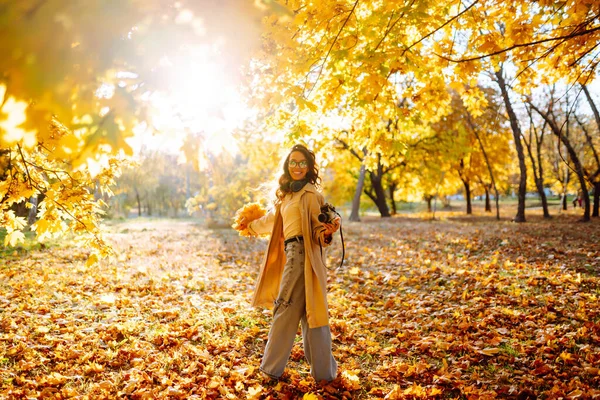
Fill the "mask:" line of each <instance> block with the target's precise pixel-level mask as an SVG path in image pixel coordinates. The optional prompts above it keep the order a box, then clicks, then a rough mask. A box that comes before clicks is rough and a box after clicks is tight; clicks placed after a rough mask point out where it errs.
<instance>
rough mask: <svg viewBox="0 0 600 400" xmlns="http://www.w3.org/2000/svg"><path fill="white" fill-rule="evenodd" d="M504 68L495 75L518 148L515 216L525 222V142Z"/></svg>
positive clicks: (516, 220)
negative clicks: (517, 201)
mask: <svg viewBox="0 0 600 400" xmlns="http://www.w3.org/2000/svg"><path fill="white" fill-rule="evenodd" d="M502 72H503V68H500V69H499V70H498V71H496V73H495V75H496V78H497V81H496V82H497V83H498V86H500V91H501V92H502V98H503V99H504V105H505V107H506V112H507V113H508V117H509V119H510V127H511V129H512V132H513V139H514V141H515V148H516V150H517V157H518V159H519V175H520V177H519V194H518V196H519V203H518V206H517V215H516V216H515V218H514V221H515V222H525V194H526V193H527V166H526V165H525V152H524V151H523V144H522V143H521V128H520V127H519V120H518V119H517V115H516V114H515V112H514V110H513V108H512V104H511V102H510V97H508V90H507V88H506V82H505V81H504V76H503V75H502Z"/></svg>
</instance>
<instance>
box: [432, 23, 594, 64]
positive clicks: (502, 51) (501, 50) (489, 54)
mask: <svg viewBox="0 0 600 400" xmlns="http://www.w3.org/2000/svg"><path fill="white" fill-rule="evenodd" d="M599 30H600V26H597V27H595V28H593V29H587V30H583V31H580V32H575V33H570V34H568V35H564V36H558V37H553V38H546V39H541V40H536V41H533V42H529V43H520V44H515V45H512V46H510V47H507V48H505V49H500V50H498V51H494V52H492V53H488V54H483V55H481V56H477V57H470V58H460V59H458V60H457V59H453V58H450V57H445V56H443V55H441V54H436V55H437V56H438V57H440V58H441V59H443V60H446V61H451V62H455V63H462V62H468V61H476V60H483V59H484V58H488V57H492V56H497V55H498V54H502V53H506V52H509V51H511V50H514V49H518V48H520V47H529V46H535V45H537V44H542V43H546V42H553V41H556V40H563V39H573V38H576V37H578V36H584V35H589V34H591V33H594V32H596V31H599Z"/></svg>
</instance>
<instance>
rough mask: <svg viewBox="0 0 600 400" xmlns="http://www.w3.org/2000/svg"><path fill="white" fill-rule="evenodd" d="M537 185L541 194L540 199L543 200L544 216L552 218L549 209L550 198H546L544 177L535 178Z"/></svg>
mask: <svg viewBox="0 0 600 400" xmlns="http://www.w3.org/2000/svg"><path fill="white" fill-rule="evenodd" d="M535 187H536V188H537V191H538V193H539V195H540V200H541V201H542V210H543V212H544V218H546V219H548V218H552V216H551V215H550V212H549V211H548V199H547V198H546V192H544V179H541V178H539V177H538V178H536V179H535Z"/></svg>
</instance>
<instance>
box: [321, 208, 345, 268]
mask: <svg viewBox="0 0 600 400" xmlns="http://www.w3.org/2000/svg"><path fill="white" fill-rule="evenodd" d="M334 212H335V213H336V214H337V215H338V216H339V217H340V239H341V240H342V261H340V266H339V267H337V268H336V269H340V268H342V265H344V257H345V256H346V245H345V244H344V230H343V224H342V216H341V215H340V214H339V213H338V212H337V211H334ZM319 248H320V249H321V260H323V246H322V245H321V241H319ZM323 263H325V261H323ZM326 267H327V265H326ZM327 269H331V268H327Z"/></svg>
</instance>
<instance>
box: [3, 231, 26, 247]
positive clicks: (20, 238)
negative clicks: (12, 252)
mask: <svg viewBox="0 0 600 400" xmlns="http://www.w3.org/2000/svg"><path fill="white" fill-rule="evenodd" d="M23 242H25V235H24V234H23V232H21V231H12V232H10V233H8V234H7V235H6V237H5V238H4V246H11V247H14V246H16V245H17V244H18V243H23Z"/></svg>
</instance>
